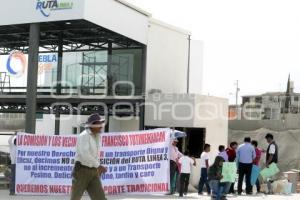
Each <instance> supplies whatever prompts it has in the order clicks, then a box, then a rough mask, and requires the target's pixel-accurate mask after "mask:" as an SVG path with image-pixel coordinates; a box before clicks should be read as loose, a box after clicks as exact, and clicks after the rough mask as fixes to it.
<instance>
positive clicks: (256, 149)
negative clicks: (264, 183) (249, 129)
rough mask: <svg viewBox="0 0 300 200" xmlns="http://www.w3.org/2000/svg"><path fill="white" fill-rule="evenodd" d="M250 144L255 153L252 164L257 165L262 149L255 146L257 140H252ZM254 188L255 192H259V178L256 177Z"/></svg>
mask: <svg viewBox="0 0 300 200" xmlns="http://www.w3.org/2000/svg"><path fill="white" fill-rule="evenodd" d="M251 144H252V145H253V147H254V148H255V153H256V157H255V159H254V160H253V164H254V165H256V166H259V161H260V158H261V154H262V150H260V149H259V148H257V146H258V142H257V141H256V140H252V142H251ZM256 189H257V193H260V183H259V179H257V181H256Z"/></svg>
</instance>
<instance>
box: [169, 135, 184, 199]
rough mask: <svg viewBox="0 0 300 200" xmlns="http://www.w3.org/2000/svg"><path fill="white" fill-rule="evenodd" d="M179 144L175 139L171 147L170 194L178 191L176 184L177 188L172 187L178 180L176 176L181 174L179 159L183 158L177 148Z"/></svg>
mask: <svg viewBox="0 0 300 200" xmlns="http://www.w3.org/2000/svg"><path fill="white" fill-rule="evenodd" d="M177 144H178V139H177V138H174V139H173V140H172V145H171V147H170V183H171V190H170V194H174V193H175V190H176V184H175V187H172V183H173V182H174V181H175V182H176V180H174V179H175V178H176V174H178V173H179V170H178V165H177V163H178V160H179V158H181V157H182V153H180V151H179V150H178V148H177Z"/></svg>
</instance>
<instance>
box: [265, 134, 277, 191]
mask: <svg viewBox="0 0 300 200" xmlns="http://www.w3.org/2000/svg"><path fill="white" fill-rule="evenodd" d="M265 139H266V140H267V142H268V144H269V146H268V149H267V152H266V153H267V154H266V155H267V156H266V167H269V165H270V164H272V163H276V164H277V163H278V146H277V144H276V142H275V141H274V136H273V135H272V134H271V133H268V134H267V135H266V137H265ZM272 182H273V180H272V179H269V180H268V191H269V193H273V191H272V186H271V185H272Z"/></svg>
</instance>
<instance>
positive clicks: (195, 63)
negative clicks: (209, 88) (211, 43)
mask: <svg viewBox="0 0 300 200" xmlns="http://www.w3.org/2000/svg"><path fill="white" fill-rule="evenodd" d="M189 83H190V84H189V93H193V94H201V93H202V86H203V85H202V84H203V42H202V41H199V40H191V47H190V76H189Z"/></svg>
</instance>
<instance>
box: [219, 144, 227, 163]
mask: <svg viewBox="0 0 300 200" xmlns="http://www.w3.org/2000/svg"><path fill="white" fill-rule="evenodd" d="M218 156H221V157H222V158H223V159H224V162H228V154H227V152H226V151H225V146H224V145H220V146H219V155H218Z"/></svg>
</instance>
